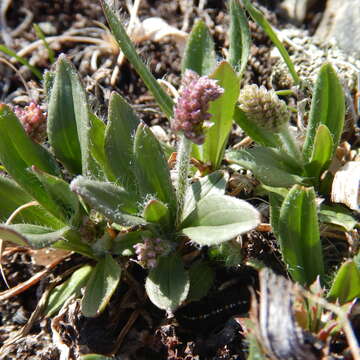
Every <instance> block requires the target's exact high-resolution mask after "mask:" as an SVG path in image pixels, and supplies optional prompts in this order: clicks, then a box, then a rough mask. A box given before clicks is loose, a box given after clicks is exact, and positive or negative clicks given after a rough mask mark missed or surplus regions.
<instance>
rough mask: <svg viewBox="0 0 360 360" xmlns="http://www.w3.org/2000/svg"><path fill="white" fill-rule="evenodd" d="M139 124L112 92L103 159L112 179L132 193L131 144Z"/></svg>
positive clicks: (134, 183) (132, 159)
mask: <svg viewBox="0 0 360 360" xmlns="http://www.w3.org/2000/svg"><path fill="white" fill-rule="evenodd" d="M139 123H140V122H139V119H138V117H137V116H136V114H135V113H134V111H133V109H132V108H131V106H130V105H129V104H128V103H127V102H126V101H125V100H124V98H122V97H121V96H120V95H119V94H117V93H115V92H113V93H112V94H111V98H110V104H109V119H108V124H107V126H106V132H105V157H106V161H107V164H108V167H109V169H110V170H111V172H112V174H113V177H114V178H116V179H117V181H118V182H120V184H121V185H122V186H124V187H125V188H127V189H129V190H130V191H132V192H134V191H135V190H136V181H135V177H134V169H133V167H134V155H133V144H134V135H135V132H136V128H137V127H138V125H139Z"/></svg>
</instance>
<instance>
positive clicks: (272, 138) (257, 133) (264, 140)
mask: <svg viewBox="0 0 360 360" xmlns="http://www.w3.org/2000/svg"><path fill="white" fill-rule="evenodd" d="M234 121H235V122H236V123H237V124H238V125H239V126H240V127H241V129H242V130H244V131H245V133H246V135H248V136H250V137H251V139H253V140H254V141H255V142H256V143H258V144H260V145H263V146H267V147H273V148H277V147H280V145H281V143H280V140H279V137H278V135H277V134H275V133H273V132H270V131H268V130H266V129H264V128H261V127H260V126H258V125H257V124H255V123H254V122H253V121H251V120H249V119H248V117H247V116H246V114H245V113H244V112H243V111H242V110H241V109H240V108H239V107H238V106H236V107H235V110H234Z"/></svg>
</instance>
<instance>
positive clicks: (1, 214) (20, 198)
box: [0, 175, 63, 229]
mask: <svg viewBox="0 0 360 360" xmlns="http://www.w3.org/2000/svg"><path fill="white" fill-rule="evenodd" d="M0 199H1V201H0V222H5V221H6V220H7V219H8V217H9V216H10V215H11V214H12V213H13V212H14V211H15V210H16V209H18V208H19V207H20V206H22V205H25V204H27V203H29V202H31V201H34V199H33V198H32V197H31V196H30V195H28V194H27V193H26V192H25V191H24V190H22V189H21V188H20V186H19V185H17V184H16V183H15V182H14V181H13V180H11V179H9V178H6V177H4V176H1V175H0ZM12 223H34V224H37V225H43V226H48V227H51V228H54V229H55V228H59V227H61V226H63V224H62V223H60V222H59V221H58V220H57V219H56V218H55V217H53V216H52V215H51V214H50V213H49V212H47V211H46V210H45V209H44V208H43V207H42V206H40V205H36V206H30V207H27V208H24V209H23V210H21V211H20V212H19V213H18V215H16V216H15V218H14V219H13V221H12Z"/></svg>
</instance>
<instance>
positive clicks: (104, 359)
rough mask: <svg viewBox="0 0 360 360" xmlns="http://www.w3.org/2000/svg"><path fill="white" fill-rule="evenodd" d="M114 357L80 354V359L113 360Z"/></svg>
mask: <svg viewBox="0 0 360 360" xmlns="http://www.w3.org/2000/svg"><path fill="white" fill-rule="evenodd" d="M113 359H114V358H113V357H108V356H104V355H100V354H86V355H82V356H80V360H113Z"/></svg>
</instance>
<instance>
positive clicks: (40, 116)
mask: <svg viewBox="0 0 360 360" xmlns="http://www.w3.org/2000/svg"><path fill="white" fill-rule="evenodd" d="M14 112H15V115H16V116H17V117H18V119H19V120H20V122H21V124H22V126H23V128H24V129H25V131H26V133H27V134H28V136H29V137H30V138H31V139H33V140H34V141H36V142H38V143H41V142H43V141H44V139H45V137H46V116H45V115H44V113H43V111H42V110H41V108H40V106H39V105H38V104H36V103H35V102H34V101H32V102H31V103H30V104H29V105H28V106H25V107H24V108H21V107H19V106H16V107H15V108H14Z"/></svg>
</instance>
